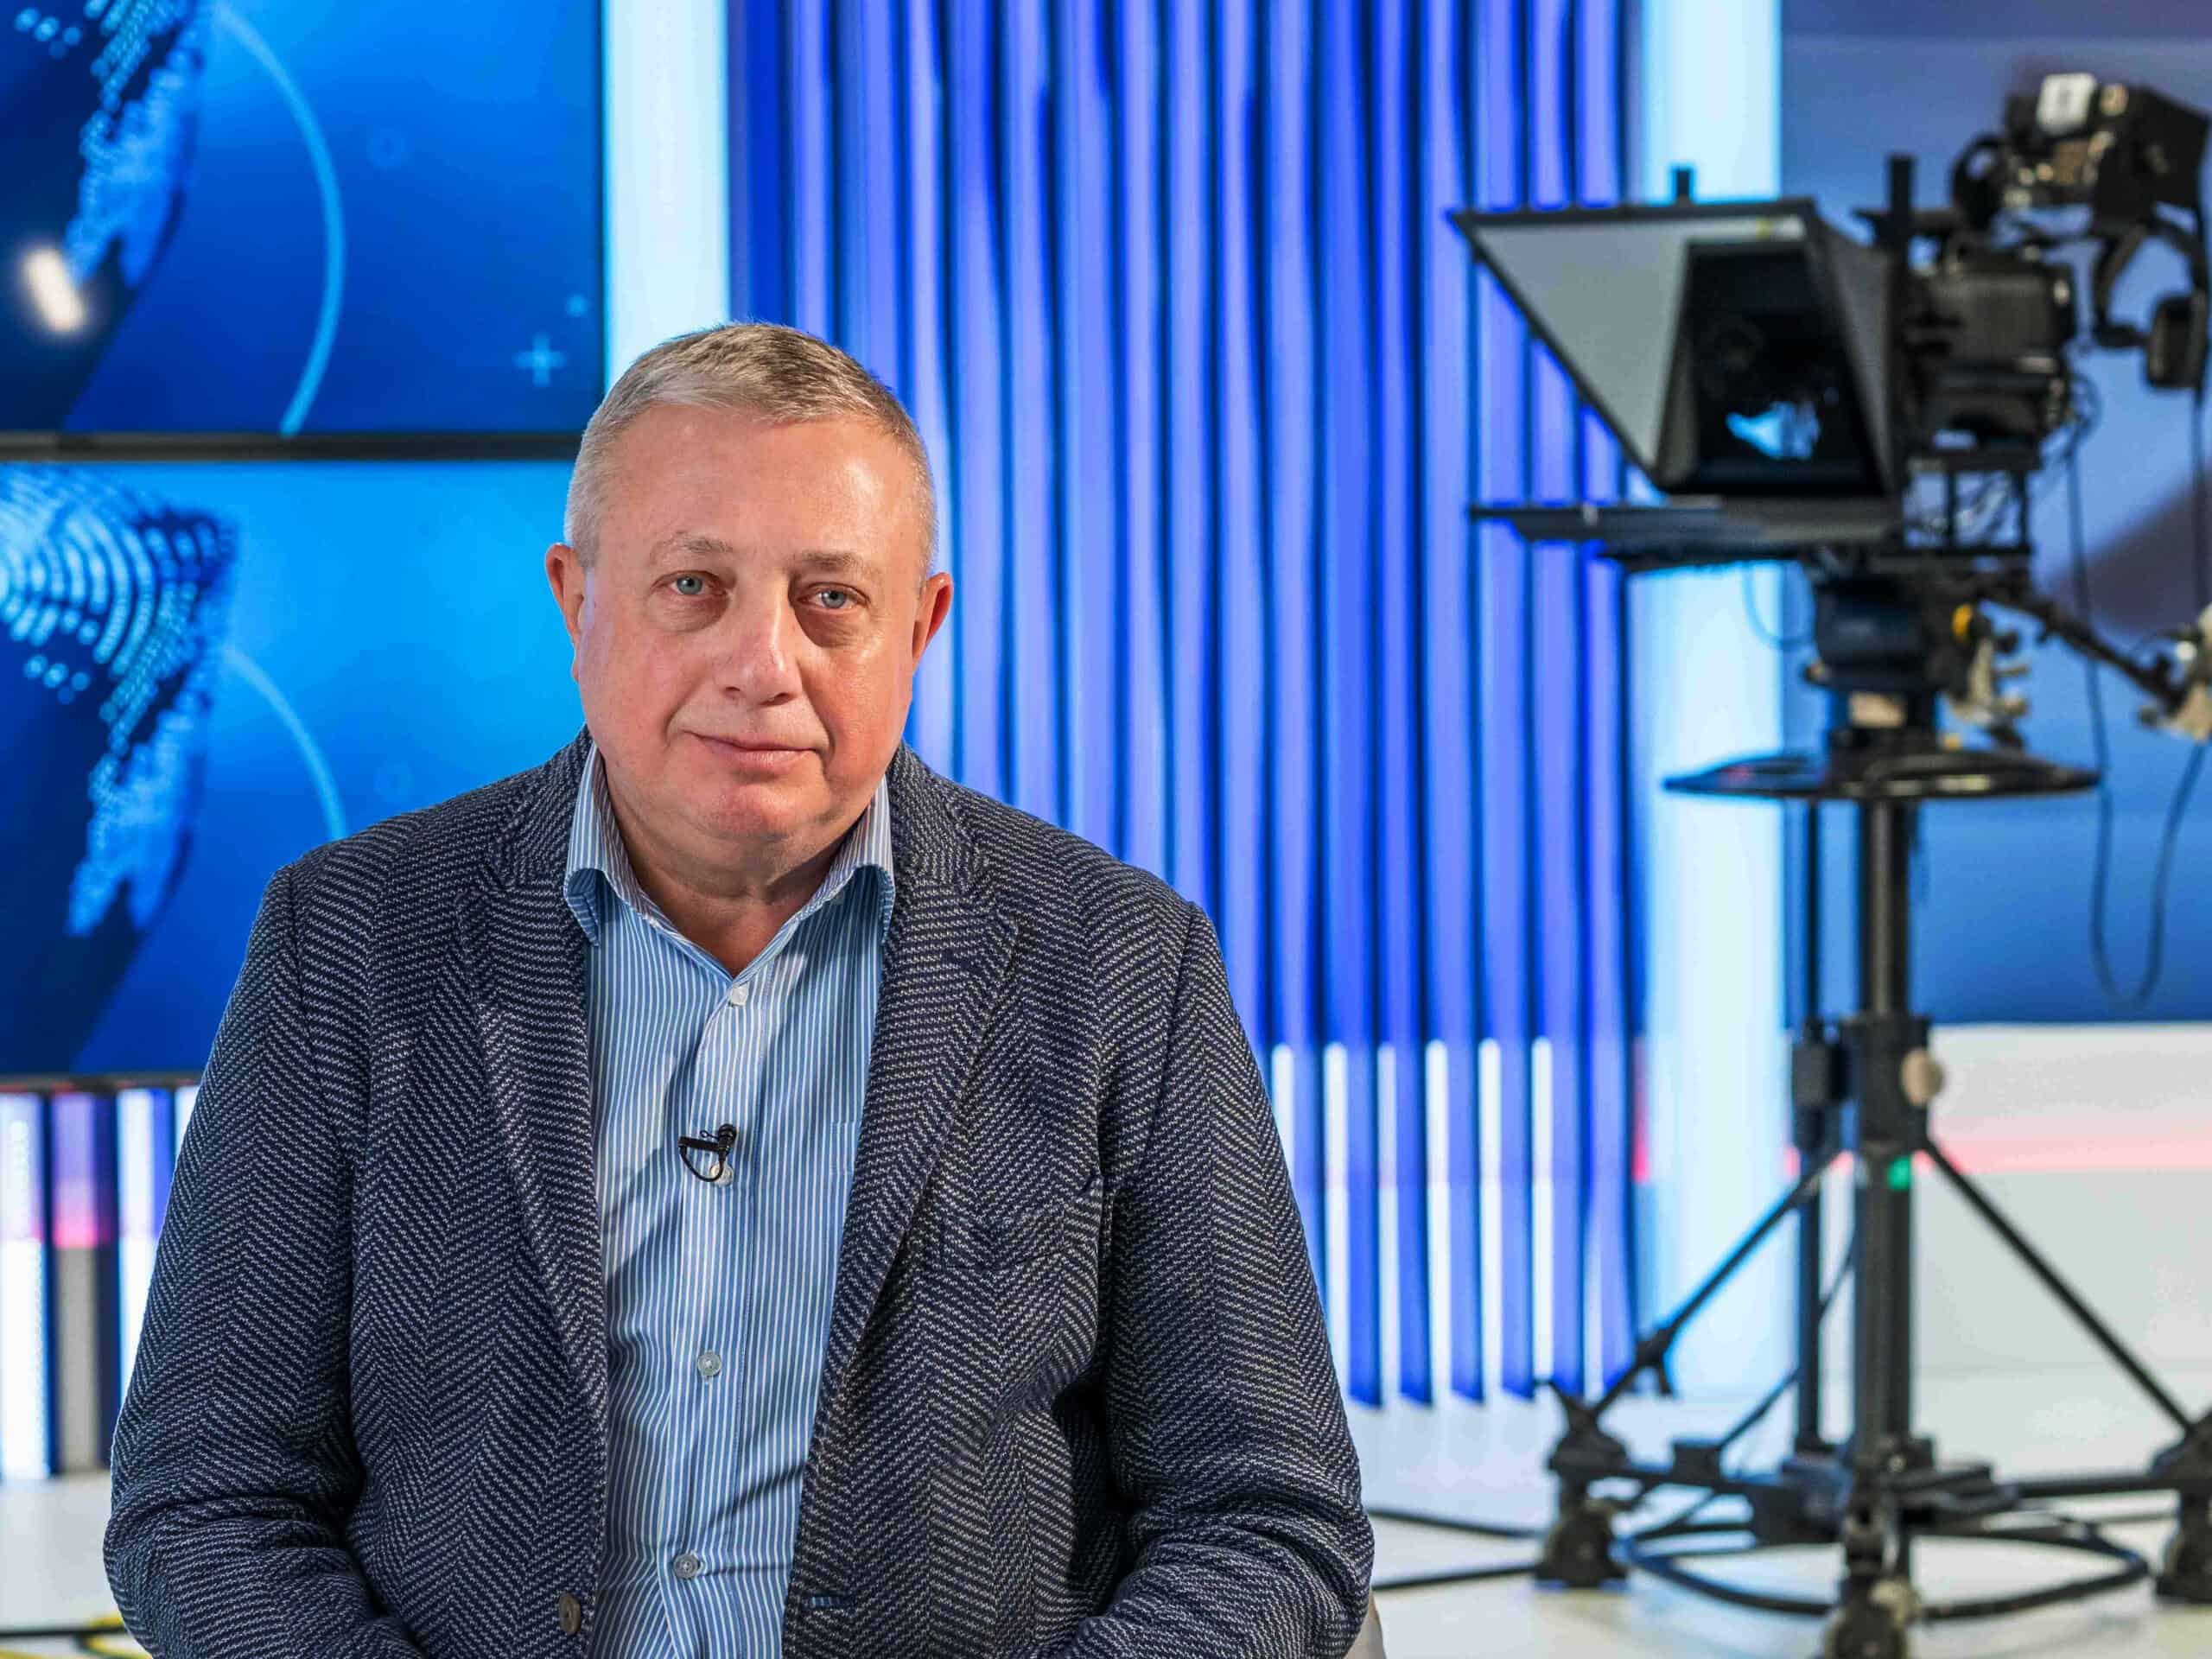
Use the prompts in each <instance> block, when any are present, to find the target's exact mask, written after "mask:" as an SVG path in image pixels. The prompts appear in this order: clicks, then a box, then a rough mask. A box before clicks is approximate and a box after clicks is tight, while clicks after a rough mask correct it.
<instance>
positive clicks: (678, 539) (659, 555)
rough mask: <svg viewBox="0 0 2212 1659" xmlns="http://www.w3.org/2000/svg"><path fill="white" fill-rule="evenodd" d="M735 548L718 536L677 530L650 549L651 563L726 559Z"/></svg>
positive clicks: (732, 553)
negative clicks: (691, 559) (686, 559)
mask: <svg viewBox="0 0 2212 1659" xmlns="http://www.w3.org/2000/svg"><path fill="white" fill-rule="evenodd" d="M736 551H737V550H736V549H735V548H734V547H732V546H731V545H730V544H729V543H728V542H726V541H724V540H722V539H721V537H719V536H708V535H704V534H702V533H701V532H699V531H679V532H678V533H677V534H676V535H674V536H671V537H667V538H666V539H665V540H664V541H662V542H661V543H658V545H657V546H655V547H654V549H653V550H652V559H653V563H656V564H670V563H674V562H675V561H677V560H678V559H683V558H708V559H727V558H729V557H731V556H733V555H734V554H735V553H736Z"/></svg>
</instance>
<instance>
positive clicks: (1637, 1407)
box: [0, 1368, 2212, 1659]
mask: <svg viewBox="0 0 2212 1659" xmlns="http://www.w3.org/2000/svg"><path fill="white" fill-rule="evenodd" d="M2168 1382H2169V1386H2171V1387H2172V1388H2173V1389H2176V1391H2177V1392H2178V1393H2179V1394H2180V1395H2181V1396H2182V1397H2183V1399H2184V1400H2185V1401H2188V1402H2195V1403H2202V1402H2205V1401H2207V1400H2212V1372H2197V1373H2177V1374H2176V1375H2174V1376H2171V1377H2170V1378H2169V1379H2168ZM1739 1409H1740V1405H1739V1402H1732V1401H1714V1402H1707V1403H1703V1404H1699V1405H1686V1404H1682V1403H1680V1402H1659V1401H1646V1400H1637V1401H1630V1402H1627V1404H1626V1405H1625V1406H1624V1408H1622V1409H1621V1411H1620V1412H1619V1414H1618V1416H1617V1417H1616V1418H1614V1419H1612V1420H1610V1426H1611V1427H1612V1428H1613V1429H1614V1431H1615V1432H1616V1433H1621V1434H1623V1435H1624V1438H1626V1439H1627V1440H1629V1442H1630V1445H1631V1446H1633V1447H1634V1448H1635V1449H1637V1451H1638V1452H1648V1453H1649V1454H1650V1455H1652V1456H1655V1457H1656V1456H1661V1455H1663V1452H1664V1447H1665V1443H1666V1441H1667V1440H1668V1439H1669V1437H1670V1436H1672V1435H1674V1434H1677V1433H1713V1432H1716V1431H1717V1430H1718V1429H1719V1428H1720V1427H1724V1426H1725V1425H1726V1423H1728V1422H1729V1421H1732V1419H1733V1418H1734V1417H1735V1416H1736V1415H1737V1414H1738V1410H1739ZM1785 1409H1786V1408H1785ZM1922 1417H1923V1422H1924V1423H1925V1424H1926V1426H1927V1427H1928V1428H1929V1431H1930V1432H1932V1433H1934V1434H1935V1435H1936V1437H1937V1441H1938V1444H1939V1446H1941V1447H1942V1449H1943V1450H1944V1451H1945V1452H1946V1453H1947V1454H1949V1455H1953V1456H1956V1457H1960V1458H1968V1457H1979V1458H1986V1459H1991V1460H1993V1461H1996V1462H1997V1463H1999V1466H2000V1467H2001V1468H2002V1469H2003V1470H2004V1471H2006V1472H2011V1473H2017V1474H2035V1473H2051V1472H2055V1471H2063V1470H2069V1469H2081V1468H2088V1467H2101V1466H2107V1465H2109V1466H2113V1467H2133V1466H2137V1465H2140V1464H2141V1462H2142V1461H2143V1460H2144V1459H2145V1458H2147V1457H2148V1456H2149V1455H2150V1453H2151V1452H2152V1451H2154V1450H2156V1449H2157V1448H2158V1446H2162V1445H2164V1444H2165V1443H2166V1442H2167V1441H2168V1440H2171V1438H2172V1436H2171V1434H2170V1433H2165V1432H2164V1424H2163V1421H2162V1420H2160V1419H2159V1418H2158V1417H2157V1416H2156V1415H2155V1414H2153V1413H2152V1412H2151V1411H2150V1410H2149V1409H2148V1408H2145V1407H2144V1406H2143V1405H2142V1404H2141V1403H2140V1402H2139V1401H2137V1400H2136V1399H2134V1398H2133V1397H2132V1396H2131V1395H2130V1394H2129V1393H2128V1391H2127V1389H2126V1384H2125V1383H2121V1382H2119V1381H2117V1380H2116V1379H2114V1378H2113V1377H2112V1376H2108V1375H2107V1373H2105V1372H2103V1371H2101V1370H2091V1369H2088V1368H2083V1369H2082V1370H2068V1371H2044V1372H2037V1373H2032V1374H2028V1373H2014V1374H2012V1375H2010V1376H1979V1377H1977V1376H1946V1377H1943V1378H1941V1379H1939V1380H1936V1381H1934V1382H1931V1383H1929V1384H1928V1385H1927V1386H1926V1387H1925V1389H1923V1412H1922ZM1553 1424H1554V1414H1553V1412H1552V1410H1551V1409H1550V1408H1548V1407H1544V1406H1534V1407H1531V1406H1523V1405H1518V1404H1510V1403H1509V1404H1505V1405H1498V1406H1492V1407H1490V1408H1473V1407H1469V1406H1464V1405H1453V1406H1449V1407H1446V1408H1440V1409H1439V1410H1436V1411H1433V1412H1424V1411H1416V1410H1408V1411H1402V1412H1395V1413H1392V1414H1387V1415H1386V1414H1368V1413H1360V1414H1357V1416H1356V1419H1355V1423H1354V1429H1355V1433H1356V1434H1357V1438H1358V1440H1359V1444H1360V1454H1361V1459H1362V1462H1363V1466H1364V1467H1365V1469H1366V1471H1367V1478H1368V1492H1369V1498H1370V1502H1372V1503H1375V1504H1376V1505H1377V1506H1378V1507H1388V1508H1395V1509H1403V1510H1415V1511H1419V1512H1422V1513H1440V1514H1456V1515H1462V1516H1472V1517H1477V1518H1480V1519H1484V1520H1491V1521H1501V1522H1510V1523H1516V1524H1518V1523H1525V1524H1529V1525H1532V1526H1533V1525H1535V1524H1538V1523H1540V1522H1541V1521H1542V1519H1543V1517H1544V1514H1545V1509H1546V1504H1547V1501H1548V1493H1547V1490H1546V1487H1545V1485H1544V1484H1543V1482H1542V1480H1541V1477H1540V1475H1539V1474H1538V1472H1537V1471H1539V1469H1540V1467H1541V1462H1542V1459H1543V1455H1544V1452H1545V1449H1546V1447H1547V1446H1548V1441H1549V1438H1550V1436H1551V1434H1552V1433H1553ZM1774 1427H1775V1429H1776V1431H1777V1433H1779V1432H1782V1430H1781V1425H1780V1424H1779V1423H1778V1422H1777V1424H1776V1425H1775V1426H1774ZM1774 1445H1775V1440H1774V1437H1773V1435H1771V1434H1770V1435H1769V1436H1768V1437H1767V1439H1766V1441H1765V1445H1764V1447H1754V1448H1752V1449H1753V1451H1754V1452H1755V1454H1756V1455H1758V1456H1761V1457H1764V1456H1765V1455H1766V1454H1767V1453H1768V1452H1770V1451H1771V1450H1772V1448H1773V1446H1774ZM1654 1507H1655V1511H1656V1512H1661V1513H1664V1512H1669V1511H1671V1510H1672V1509H1673V1508H1674V1507H1675V1500H1673V1499H1671V1498H1666V1499H1661V1500H1655V1505H1654ZM2109 1507H2111V1506H2109V1505H2107V1508H2109ZM2146 1507H2155V1506H2154V1505H2152V1504H2148V1503H2145V1502H2140V1501H2127V1502H2125V1503H2122V1504H2120V1508H2122V1509H2124V1510H2126V1511H2128V1512H2131V1513H2139V1512H2141V1511H2142V1510H2145V1508H2146ZM106 1518H107V1487H106V1482H105V1480H104V1479H101V1478H88V1479H87V1478H80V1479H75V1480H68V1481H57V1482H50V1483H45V1484H35V1485H34V1484H22V1483H18V1484H0V1630H5V1629H10V1628H14V1629H21V1628H23V1627H26V1626H31V1627H39V1626H53V1625H61V1624H78V1623H79V1622H82V1621H89V1620H92V1619H94V1618H99V1617H101V1616H102V1615H111V1614H112V1612H113V1607H112V1604H111V1602H110V1601H109V1599H108V1596H107V1589H106V1585H105V1581H104V1580H103V1578H102V1573H101V1567H100V1554H99V1541H100V1533H101V1529H102V1528H103V1527H104V1525H105V1522H106ZM2166 1530H2167V1529H2166V1528H2165V1526H2164V1524H2163V1523H2161V1524H2154V1525H2149V1526H2138V1527H2130V1528H2123V1529H2117V1530H2116V1531H2115V1536H2118V1537H2120V1539H2121V1540H2122V1541H2126V1542H2127V1543H2130V1544H2132V1545H2133V1546H2134V1547H2135V1548H2138V1549H2139V1550H2141V1551H2143V1552H2144V1553H2145V1554H2150V1555H2155V1553H2156V1551H2157V1550H2158V1548H2159V1547H2160V1545H2161V1544H2162V1543H2163V1541H2164V1536H2165V1533H2166ZM1376 1543H1377V1550H1376V1580H1377V1582H1379V1583H1386V1584H1387V1583H1388V1582H1389V1580H1392V1579H1395V1578H1403V1577H1408V1576H1412V1575H1417V1574H1421V1573H1438V1572H1445V1571H1449V1570H1452V1569H1454V1568H1457V1567H1467V1566H1475V1565H1478V1564H1483V1563H1487V1562H1494V1561H1497V1562H1502V1561H1510V1560H1519V1559H1522V1558H1523V1557H1525V1556H1526V1555H1528V1554H1529V1553H1530V1552H1529V1547H1528V1546H1525V1545H1519V1544H1512V1543H1493V1542H1488V1541H1482V1540H1477V1539H1470V1538H1467V1537H1465V1536H1464V1535H1459V1534H1454V1533H1449V1532H1441V1531H1434V1530H1431V1529H1424V1528H1420V1527H1414V1526H1406V1525H1401V1524H1397V1523H1394V1522H1379V1523H1378V1524H1377V1526H1376ZM2082 1562H2083V1564H2084V1565H2085V1566H2086V1567H2088V1570H2092V1571H2094V1570H2095V1566H2096V1564H2095V1563H2094V1562H2093V1561H2089V1560H2088V1558H2086V1557H2085V1558H2082ZM2077 1570H2081V1569H2080V1568H2077V1567H2076V1563H2075V1560H2074V1559H2073V1558H2071V1557H2067V1556H2062V1555H2059V1554H2056V1553H2054V1552H2049V1551H2036V1550H2028V1549H2024V1548H2002V1547H1995V1546H1986V1545H1951V1546H1948V1547H1944V1546H1940V1545H1930V1546H1927V1547H1925V1548H1924V1551H1923V1557H1922V1560H1921V1561H1920V1563H1919V1571H1920V1574H1921V1579H1922V1584H1923V1588H1924V1589H1925V1590H1927V1591H1928V1592H1930V1593H1936V1594H1948V1595H1961V1594H1973V1593H1977V1592H2001V1591H2003V1590H2005V1589H2007V1588H2024V1587H2027V1586H2031V1585H2033V1584H2036V1583H2039V1582H2043V1581H2044V1578H2045V1576H2046V1575H2048V1574H2049V1573H2052V1572H2053V1571H2062V1572H2073V1571H2077ZM1730 1571H1731V1572H1732V1573H1734V1574H1735V1575H1736V1576H1737V1578H1738V1581H1740V1582H1743V1583H1745V1584H1757V1585H1764V1586H1787V1587H1789V1588H1792V1589H1796V1590H1801V1591H1803V1592H1808V1593H1820V1592H1825V1591H1826V1590H1827V1589H1828V1588H1829V1587H1830V1586H1831V1585H1832V1582H1833V1580H1834V1558H1833V1557H1832V1556H1831V1555H1830V1554H1828V1553H1827V1552H1825V1551H1808V1552H1797V1553H1792V1554H1789V1555H1786V1556H1783V1555H1777V1556H1771V1557H1766V1558H1763V1559H1761V1560H1758V1562H1756V1563H1752V1562H1745V1563H1742V1564H1740V1565H1737V1566H1733V1567H1731V1568H1730ZM1381 1602H1382V1606H1383V1623H1384V1629H1385V1632H1386V1634H1387V1636H1388V1638H1389V1653H1390V1655H1391V1659H1522V1656H1539V1655H1541V1656H1542V1659H1581V1656H1586V1655H1591V1656H1594V1655H1600V1654H1602V1655H1607V1656H1684V1659H1688V1656H1699V1659H1808V1656H1811V1655H1813V1654H1814V1653H1815V1650H1816V1649H1817V1645H1818V1627H1817V1625H1816V1624H1813V1623H1810V1622H1807V1621H1802V1620H1793V1619H1778V1618H1764V1617H1762V1616H1758V1615H1754V1614H1749V1613H1741V1612H1736V1611H1731V1610H1729V1609H1726V1608H1721V1607H1716V1606H1714V1605H1712V1604H1710V1603H1707V1602H1704V1601H1701V1600H1699V1599H1694V1598H1692V1597H1690V1596H1688V1595H1685V1594H1682V1593H1681V1592H1675V1591H1673V1590H1670V1589H1669V1588H1668V1587H1667V1586H1662V1585H1659V1584H1656V1583H1653V1582H1650V1581H1649V1580H1639V1581H1638V1582H1637V1584H1636V1585H1635V1586H1633V1587H1632V1588H1630V1589H1629V1590H1627V1591H1625V1592H1608V1593H1603V1594H1598V1595H1591V1596H1569V1595H1560V1594H1556V1593H1545V1592H1538V1591H1536V1590H1535V1589H1533V1588H1532V1587H1530V1586H1529V1585H1528V1584H1527V1583H1525V1582H1523V1581H1520V1580H1505V1581H1502V1582H1497V1583H1491V1584H1477V1585H1465V1586H1449V1587H1445V1588H1439V1589H1429V1590H1411V1591H1401V1592H1391V1591H1387V1590H1386V1591H1384V1592H1383V1593H1382V1596H1381ZM72 1650H73V1649H72V1648H71V1647H70V1646H69V1644H67V1643H61V1642H48V1643H35V1642H19V1643H13V1644H11V1645H10V1646H9V1647H8V1648H7V1649H6V1651H19V1652H24V1653H41V1654H49V1653H50V1654H60V1653H65V1652H69V1651H72ZM2207 1653H2212V1611H2202V1612H2199V1611H2192V1610H2176V1609H2171V1608H2164V1607H2160V1606H2158V1605H2154V1603H2153V1602H2152V1598H2151V1595H2150V1592H2149V1591H2148V1590H2147V1589H2137V1590H2133V1591H2131V1592H2127V1593H2126V1594H2124V1595H2120V1596H2115V1597H2111V1598H2107V1599H2105V1600H2103V1601H2101V1602H2099V1603H2095V1604H2091V1605H2086V1606H2080V1607H2075V1608H2067V1609H2056V1610H2053V1611H2047V1612H2043V1613H2037V1614H2031V1615H2029V1616H2026V1617H2024V1618H2016V1619H2012V1620H2007V1621H2004V1622H2002V1623H1996V1624H1980V1625H1953V1626H1933V1627H1929V1628H1928V1629H1927V1630H1923V1632H1921V1633H1920V1635H1919V1636H1918V1637H1916V1655H1918V1656H1921V1659H2037V1656H2046V1655H2048V1656H2060V1655H2063V1656H2067V1659H2150V1656H2153V1655H2157V1656H2172V1655H2181V1654H2192V1655H2203V1654H2207Z"/></svg>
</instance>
